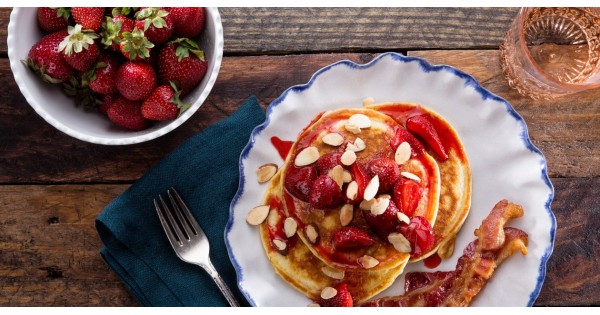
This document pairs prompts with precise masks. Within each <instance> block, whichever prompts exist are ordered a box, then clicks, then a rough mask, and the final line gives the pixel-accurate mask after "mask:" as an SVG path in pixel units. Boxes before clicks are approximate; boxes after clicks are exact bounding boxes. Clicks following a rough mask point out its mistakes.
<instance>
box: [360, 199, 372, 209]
mask: <svg viewBox="0 0 600 315" xmlns="http://www.w3.org/2000/svg"><path fill="white" fill-rule="evenodd" d="M373 202H375V199H371V200H363V201H361V202H360V205H358V206H359V207H360V208H361V209H363V210H367V211H371V205H373Z"/></svg>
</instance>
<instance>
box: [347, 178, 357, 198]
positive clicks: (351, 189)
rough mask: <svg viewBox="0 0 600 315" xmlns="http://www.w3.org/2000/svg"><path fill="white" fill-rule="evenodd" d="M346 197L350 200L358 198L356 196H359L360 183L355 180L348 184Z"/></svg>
mask: <svg viewBox="0 0 600 315" xmlns="http://www.w3.org/2000/svg"><path fill="white" fill-rule="evenodd" d="M346 197H348V199H350V200H356V197H358V183H357V182H356V181H355V180H353V181H351V182H350V184H348V187H347V188H346Z"/></svg>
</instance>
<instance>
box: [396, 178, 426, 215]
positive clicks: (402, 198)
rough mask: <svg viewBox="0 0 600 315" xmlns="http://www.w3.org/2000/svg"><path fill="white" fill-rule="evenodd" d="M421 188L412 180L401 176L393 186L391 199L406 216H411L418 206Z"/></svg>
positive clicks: (421, 192)
mask: <svg viewBox="0 0 600 315" xmlns="http://www.w3.org/2000/svg"><path fill="white" fill-rule="evenodd" d="M422 195H423V188H422V187H421V185H420V184H419V183H417V182H415V181H414V180H411V179H407V178H401V179H400V180H399V181H398V182H397V183H396V185H395V186H394V195H393V199H394V201H395V202H396V205H397V206H398V208H399V209H400V211H402V212H403V213H404V214H406V215H407V216H408V217H412V216H413V214H414V213H415V210H416V209H417V207H418V206H419V201H420V200H421V196H422Z"/></svg>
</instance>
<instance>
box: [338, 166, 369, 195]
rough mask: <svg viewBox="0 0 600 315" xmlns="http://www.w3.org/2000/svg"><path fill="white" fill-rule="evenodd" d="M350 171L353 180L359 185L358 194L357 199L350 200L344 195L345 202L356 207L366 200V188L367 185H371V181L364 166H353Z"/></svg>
mask: <svg viewBox="0 0 600 315" xmlns="http://www.w3.org/2000/svg"><path fill="white" fill-rule="evenodd" d="M350 171H351V173H352V180H353V181H356V183H357V184H358V194H357V196H356V199H354V200H350V199H348V197H347V195H346V193H344V200H345V201H346V203H350V204H353V205H356V204H359V203H360V202H361V201H362V200H363V199H364V198H363V195H364V194H365V188H366V187H367V184H368V183H369V180H370V179H369V177H368V176H367V171H365V169H364V168H363V167H362V165H360V164H358V163H354V164H352V166H351V169H350Z"/></svg>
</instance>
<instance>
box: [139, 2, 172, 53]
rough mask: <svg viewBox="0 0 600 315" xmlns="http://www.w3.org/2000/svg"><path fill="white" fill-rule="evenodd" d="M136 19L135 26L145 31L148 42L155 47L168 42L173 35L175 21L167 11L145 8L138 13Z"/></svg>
mask: <svg viewBox="0 0 600 315" xmlns="http://www.w3.org/2000/svg"><path fill="white" fill-rule="evenodd" d="M135 18H136V19H137V21H136V22H135V26H136V27H137V28H139V29H141V30H144V33H145V34H146V37H148V40H150V41H151V42H152V43H153V44H155V45H160V44H163V43H165V42H167V41H168V40H169V38H171V36H172V35H173V30H174V28H173V20H172V18H171V16H170V15H169V12H168V11H166V10H163V9H161V8H143V9H141V10H139V11H138V12H136V14H135Z"/></svg>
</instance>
